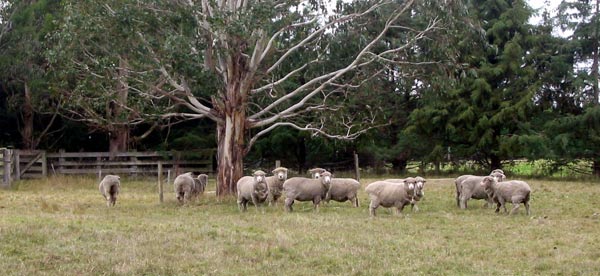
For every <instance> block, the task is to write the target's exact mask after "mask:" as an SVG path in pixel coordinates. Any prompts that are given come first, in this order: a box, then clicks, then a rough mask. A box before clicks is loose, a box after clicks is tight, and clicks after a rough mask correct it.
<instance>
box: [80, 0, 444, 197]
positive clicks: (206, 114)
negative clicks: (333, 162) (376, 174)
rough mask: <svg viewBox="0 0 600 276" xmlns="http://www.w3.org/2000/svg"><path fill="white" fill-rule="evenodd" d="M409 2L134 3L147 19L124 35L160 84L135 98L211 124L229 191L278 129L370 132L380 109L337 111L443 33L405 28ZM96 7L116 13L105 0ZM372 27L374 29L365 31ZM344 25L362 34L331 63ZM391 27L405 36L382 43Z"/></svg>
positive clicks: (334, 134)
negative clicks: (256, 148)
mask: <svg viewBox="0 0 600 276" xmlns="http://www.w3.org/2000/svg"><path fill="white" fill-rule="evenodd" d="M413 2H414V1H412V0H408V1H386V0H383V1H356V2H353V3H352V4H351V5H345V4H343V3H338V5H337V6H336V7H335V8H331V7H328V6H327V5H325V4H326V3H323V2H317V1H306V2H304V1H246V0H231V1H229V0H218V1H207V0H204V1H192V0H189V1H165V2H162V1H153V2H147V3H143V4H142V3H139V2H134V1H132V2H130V3H129V4H125V5H124V6H122V8H127V9H132V10H133V9H135V10H140V11H141V12H142V13H146V14H147V15H148V18H147V19H148V21H147V22H142V21H143V20H140V21H136V22H133V23H132V24H134V25H135V24H138V23H139V24H140V25H139V26H138V27H136V28H137V29H132V30H131V32H130V34H131V36H132V37H135V39H136V40H137V41H139V43H140V44H139V45H135V47H136V49H138V51H139V52H143V53H144V54H145V56H146V58H147V59H146V60H148V61H151V62H152V63H153V65H154V69H153V70H152V72H153V73H155V74H157V76H156V81H155V83H157V84H161V85H155V86H154V89H152V90H151V91H150V90H147V91H138V92H139V93H140V97H146V98H148V99H150V98H152V99H162V100H163V104H165V109H164V112H162V113H161V114H160V119H162V120H166V119H173V120H185V119H209V120H212V121H214V122H215V124H216V128H217V144H218V150H217V163H218V165H217V167H218V168H217V169H218V174H217V183H218V185H217V194H218V195H219V196H222V195H227V194H231V193H234V192H235V183H236V181H237V180H238V179H239V178H240V177H241V176H242V173H243V158H244V156H245V155H246V154H247V153H248V152H249V150H250V149H251V147H252V145H253V144H254V143H255V142H256V141H257V139H259V138H260V137H262V136H263V135H265V134H267V133H269V132H270V131H272V130H273V129H275V128H277V127H281V126H285V127H291V128H295V129H298V130H303V131H310V132H312V133H314V134H315V135H322V136H325V137H331V138H338V139H354V138H356V137H358V135H360V134H362V133H364V132H365V131H367V130H368V129H369V128H372V127H373V126H374V125H375V120H376V112H374V111H370V110H369V109H368V108H364V109H363V110H361V112H352V113H344V112H339V111H340V110H344V109H343V107H344V106H345V104H346V103H347V99H348V98H350V97H351V96H352V94H353V92H354V91H355V88H357V87H360V85H361V84H362V83H363V81H364V80H366V79H369V78H370V77H372V76H373V75H377V74H378V73H380V72H381V71H380V70H379V71H378V70H373V68H377V67H380V68H383V66H385V65H386V64H388V65H389V64H402V61H401V60H400V57H401V55H399V53H400V52H402V51H403V50H406V49H407V48H409V47H411V46H412V45H414V44H415V43H416V42H417V41H420V40H422V39H423V38H425V37H426V36H427V34H428V33H429V32H431V31H432V30H434V29H436V28H438V27H439V25H440V22H439V21H438V20H437V19H435V18H431V19H430V20H428V24H426V25H425V26H423V27H422V28H412V27H410V26H409V23H410V21H406V19H407V18H410V17H406V16H404V15H406V14H410V12H411V7H412V6H413V4H414V3H413ZM434 3H435V2H434ZM78 4H79V3H78V2H76V1H73V2H72V3H70V4H69V5H78ZM445 4H448V3H440V4H439V5H445ZM96 5H98V6H99V7H103V8H104V9H106V10H107V11H109V12H116V13H118V12H119V11H117V10H116V8H115V7H113V5H114V3H111V1H96ZM327 9H332V10H331V11H327ZM403 16H404V17H403ZM164 18H169V19H168V20H166V19H164ZM375 22H378V23H380V27H378V28H376V29H375V28H369V26H373V23H375ZM145 24H146V25H145ZM148 25H151V26H148ZM342 26H344V27H347V28H350V29H352V31H353V32H355V33H357V34H360V36H359V41H360V43H358V47H352V48H350V49H346V50H347V56H345V57H344V58H339V59H337V60H330V59H328V57H330V56H331V51H332V48H333V47H332V43H333V42H334V41H336V40H335V39H333V38H334V37H335V36H336V30H337V29H338V28H340V27H342ZM391 30H395V31H396V32H400V33H402V34H403V39H401V40H400V39H398V40H388V39H384V38H385V36H386V34H387V33H388V32H390V31H391ZM157 34H159V35H157ZM130 46H131V45H130ZM367 69H368V70H367ZM199 76H202V77H199ZM373 93H377V92H375V91H374V92H373Z"/></svg>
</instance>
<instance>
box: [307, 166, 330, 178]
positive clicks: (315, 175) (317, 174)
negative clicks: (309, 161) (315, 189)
mask: <svg viewBox="0 0 600 276" xmlns="http://www.w3.org/2000/svg"><path fill="white" fill-rule="evenodd" d="M326 171H327V170H325V169H322V168H314V169H311V170H308V172H310V174H311V175H312V178H314V179H319V178H321V175H322V174H323V173H324V172H326Z"/></svg>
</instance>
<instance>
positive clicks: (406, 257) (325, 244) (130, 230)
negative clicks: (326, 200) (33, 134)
mask: <svg viewBox="0 0 600 276" xmlns="http://www.w3.org/2000/svg"><path fill="white" fill-rule="evenodd" d="M374 180H376V179H366V180H364V181H363V183H370V182H372V181H374ZM213 181H214V180H211V182H209V189H210V188H212V189H214V182H213ZM529 183H530V184H531V186H532V188H533V195H532V203H531V206H532V216H531V217H528V216H526V215H525V214H524V210H521V212H520V213H519V214H518V215H516V216H512V217H509V216H505V215H496V214H494V213H493V210H492V209H485V208H481V207H480V206H481V205H483V202H473V203H472V204H470V205H469V206H470V208H471V209H468V210H459V209H457V208H456V202H455V198H454V185H453V180H452V179H441V180H430V181H428V182H427V187H426V198H425V199H424V201H422V202H421V203H420V209H421V211H420V212H418V213H411V212H410V208H408V209H405V210H404V214H403V216H401V217H397V216H394V215H392V214H391V212H388V211H386V210H383V209H381V210H379V211H378V217H376V218H369V216H368V200H367V196H366V194H365V193H364V189H361V193H360V200H361V207H360V208H353V207H351V204H350V203H349V202H346V203H336V202H334V203H331V204H329V206H324V207H322V208H321V212H319V213H314V212H313V211H312V205H311V204H309V203H296V204H294V207H295V209H294V210H295V212H293V213H290V214H288V213H285V212H283V205H282V203H281V202H280V203H279V206H278V207H277V208H274V207H266V208H260V209H259V210H258V212H257V211H256V210H255V209H254V208H253V207H252V208H249V209H248V212H247V213H244V214H241V213H240V212H239V211H238V209H237V205H236V203H235V200H234V199H233V198H228V199H223V200H217V199H216V198H215V197H214V193H210V194H206V195H204V196H203V197H202V198H201V199H200V200H199V201H198V202H194V203H191V204H186V205H183V206H180V205H179V204H178V203H177V202H176V199H175V195H174V193H173V192H172V187H165V191H166V194H165V203H163V204H159V203H158V195H157V188H156V184H155V182H154V180H153V179H148V180H143V179H140V180H135V179H123V180H122V192H121V194H120V195H119V198H118V200H117V205H116V206H115V207H114V208H107V207H106V204H105V201H104V199H103V198H102V196H101V195H100V193H99V191H98V188H97V184H98V181H97V180H96V178H85V177H58V178H48V179H42V180H32V181H22V182H20V183H19V184H18V187H17V188H16V189H14V190H2V191H0V240H1V241H2V242H1V243H0V271H5V272H6V273H5V275H80V274H82V275H106V274H108V275H140V274H149V275H202V274H206V275H240V274H249V275H258V274H265V273H269V274H284V275H342V274H343V275H398V274H404V273H409V274H424V275H432V274H433V275H439V274H444V275H449V274H450V275H452V274H454V275H514V274H519V275H524V274H525V275H539V274H568V275H571V274H578V275H580V274H583V275H586V274H588V275H592V274H596V273H597V271H598V267H600V253H599V252H600V251H598V248H600V231H598V227H599V226H600V217H599V213H600V199H599V195H600V185H598V183H591V182H567V181H554V182H549V181H533V180H531V181H529Z"/></svg>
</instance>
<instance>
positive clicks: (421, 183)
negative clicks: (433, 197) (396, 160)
mask: <svg viewBox="0 0 600 276" xmlns="http://www.w3.org/2000/svg"><path fill="white" fill-rule="evenodd" d="M425 182H427V180H425V179H424V178H423V177H420V176H417V177H415V193H416V194H417V195H418V196H423V195H424V194H425V193H424V192H423V187H425Z"/></svg>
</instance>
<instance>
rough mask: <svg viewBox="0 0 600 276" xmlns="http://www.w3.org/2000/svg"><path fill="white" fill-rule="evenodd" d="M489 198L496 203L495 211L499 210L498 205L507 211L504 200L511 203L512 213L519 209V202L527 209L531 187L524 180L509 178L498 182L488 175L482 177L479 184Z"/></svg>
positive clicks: (528, 212)
mask: <svg viewBox="0 0 600 276" xmlns="http://www.w3.org/2000/svg"><path fill="white" fill-rule="evenodd" d="M480 185H481V186H482V187H483V188H484V189H485V192H486V193H487V194H488V196H489V197H490V198H492V199H493V200H494V202H495V203H496V204H497V205H496V213H498V212H499V211H500V207H502V208H504V213H507V210H506V202H511V203H512V204H513V208H512V210H510V214H511V215H512V214H514V213H515V212H517V211H518V210H519V204H521V203H523V204H524V205H525V209H526V210H527V215H528V216H529V215H530V214H531V213H530V211H529V200H530V199H531V187H529V184H527V182H525V181H519V180H511V181H504V182H500V183H498V181H497V180H496V179H495V178H493V177H490V176H486V177H484V178H483V180H482V181H481V184H480Z"/></svg>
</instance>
